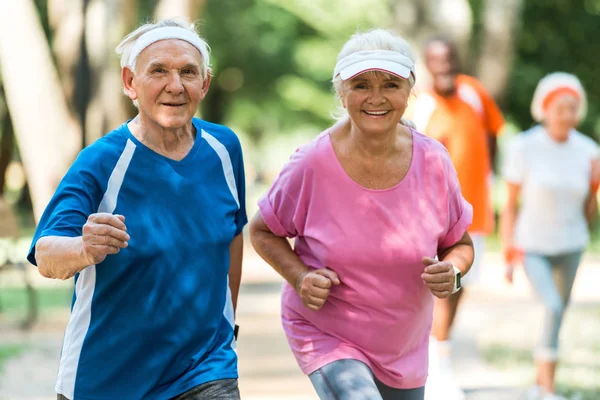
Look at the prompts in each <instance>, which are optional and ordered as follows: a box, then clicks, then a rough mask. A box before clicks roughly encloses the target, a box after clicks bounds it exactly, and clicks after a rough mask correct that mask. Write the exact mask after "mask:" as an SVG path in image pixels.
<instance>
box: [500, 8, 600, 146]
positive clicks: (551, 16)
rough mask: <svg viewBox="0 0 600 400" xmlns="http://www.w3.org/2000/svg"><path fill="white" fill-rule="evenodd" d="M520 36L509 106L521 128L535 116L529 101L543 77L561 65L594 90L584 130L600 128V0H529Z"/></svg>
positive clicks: (589, 91) (594, 131)
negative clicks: (598, 56) (599, 76)
mask: <svg viewBox="0 0 600 400" xmlns="http://www.w3.org/2000/svg"><path fill="white" fill-rule="evenodd" d="M522 18H523V23H522V28H521V30H520V33H519V35H518V36H517V48H516V59H515V63H514V66H513V68H512V71H511V74H510V79H509V86H508V93H507V94H508V99H507V100H508V101H506V108H505V109H506V111H507V113H508V114H509V115H510V116H511V118H512V119H513V120H514V121H515V122H516V123H517V124H518V126H520V127H521V128H524V129H526V128H528V127H529V126H531V125H532V123H533V121H532V118H531V114H530V111H529V105H530V102H531V98H532V97H533V92H534V90H535V87H536V85H537V83H538V81H539V80H540V79H541V78H542V77H543V76H544V75H546V74H548V73H551V72H555V71H565V72H569V73H573V74H575V75H577V76H578V77H579V79H580V80H581V82H582V83H583V85H584V87H585V89H586V92H587V95H588V117H587V118H586V120H585V121H584V122H583V124H582V126H581V127H580V129H581V131H582V132H584V133H586V134H588V135H590V136H596V137H595V138H596V140H597V139H598V137H597V135H598V133H600V81H599V80H598V79H597V77H598V74H599V73H600V67H599V66H598V62H597V61H596V59H595V56H594V55H595V54H600V40H598V38H599V37H600V1H598V0H553V1H547V0H527V1H526V2H525V4H524V8H523V16H522Z"/></svg>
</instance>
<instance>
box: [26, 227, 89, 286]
mask: <svg viewBox="0 0 600 400" xmlns="http://www.w3.org/2000/svg"><path fill="white" fill-rule="evenodd" d="M35 260H36V262H37V265H38V269H39V271H40V274H41V275H42V276H44V277H46V278H53V279H62V280H66V279H69V278H72V277H73V276H74V275H75V274H76V273H78V272H80V271H82V270H84V269H85V268H86V267H87V266H88V265H90V263H89V261H88V259H87V257H86V255H85V254H84V252H83V241H82V237H81V236H79V237H60V236H45V237H43V238H41V239H40V240H38V241H37V243H36V245H35Z"/></svg>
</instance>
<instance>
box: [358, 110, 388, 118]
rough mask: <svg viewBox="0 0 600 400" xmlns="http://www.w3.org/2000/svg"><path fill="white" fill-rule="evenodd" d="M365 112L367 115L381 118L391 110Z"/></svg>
mask: <svg viewBox="0 0 600 400" xmlns="http://www.w3.org/2000/svg"><path fill="white" fill-rule="evenodd" d="M363 112H364V113H365V114H367V115H373V116H375V117H380V116H383V115H386V114H388V113H389V112H390V110H385V111H367V110H363Z"/></svg>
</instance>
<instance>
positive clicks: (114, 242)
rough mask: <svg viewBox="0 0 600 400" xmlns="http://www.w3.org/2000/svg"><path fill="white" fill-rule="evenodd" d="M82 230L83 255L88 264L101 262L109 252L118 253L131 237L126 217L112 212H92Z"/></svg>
mask: <svg viewBox="0 0 600 400" xmlns="http://www.w3.org/2000/svg"><path fill="white" fill-rule="evenodd" d="M82 232H83V233H82V236H81V240H82V244H83V255H84V257H85V259H86V260H87V262H88V265H96V264H99V263H101V262H102V261H104V259H105V258H106V256H107V255H108V254H117V253H118V252H119V251H120V250H121V249H123V248H125V247H127V245H128V243H127V242H128V240H129V239H130V237H129V235H128V234H127V227H126V226H125V217H124V216H122V215H115V214H110V213H97V214H91V215H90V216H89V217H88V219H87V222H86V223H85V225H83V229H82Z"/></svg>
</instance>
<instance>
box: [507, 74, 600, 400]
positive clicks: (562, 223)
mask: <svg viewBox="0 0 600 400" xmlns="http://www.w3.org/2000/svg"><path fill="white" fill-rule="evenodd" d="M531 111H532V115H533V117H534V119H535V120H536V121H538V122H540V123H541V125H537V126H535V127H533V128H532V129H530V130H529V131H527V132H524V134H521V135H518V136H517V137H516V138H514V139H513V141H512V143H511V144H510V147H509V149H508V154H507V157H506V160H505V161H506V162H505V166H504V178H505V180H506V184H507V185H506V186H507V201H506V205H505V209H504V212H503V215H502V231H501V233H502V239H503V245H504V251H505V255H506V261H507V278H508V280H509V281H510V282H512V276H513V270H514V267H513V265H514V264H515V263H516V262H518V261H523V264H524V266H525V273H526V274H527V278H528V279H529V281H530V283H531V286H532V287H533V290H534V291H535V292H536V294H537V295H538V297H539V298H540V299H541V301H542V303H543V306H544V309H545V319H544V327H543V333H542V337H541V340H540V343H539V345H538V348H537V351H536V353H535V358H536V360H537V385H536V386H535V387H534V388H532V390H531V393H530V398H531V399H536V400H537V399H544V400H560V399H564V398H563V397H560V396H558V395H556V393H555V387H554V375H555V372H556V365H557V360H558V338H559V332H560V327H561V324H562V318H563V314H564V312H565V308H566V307H567V305H568V303H569V297H570V294H571V289H572V287H573V282H574V280H575V275H576V273H577V268H578V267H579V262H580V260H581V255H582V253H583V250H584V248H585V247H586V245H587V244H588V241H589V238H590V235H589V232H588V227H589V226H590V225H591V224H592V222H593V221H594V219H595V216H596V211H597V206H598V205H597V201H596V190H597V185H598V156H599V153H598V146H597V145H596V143H595V142H594V141H593V140H592V139H590V138H588V137H587V136H584V135H583V134H582V133H580V132H578V131H576V130H575V127H576V126H577V125H578V123H579V122H580V121H581V120H582V119H583V118H584V117H585V112H586V97H585V91H584V90H583V87H582V85H581V83H580V82H579V79H577V77H575V76H574V75H571V74H567V73H562V72H557V73H553V74H549V75H547V76H546V77H544V78H543V79H542V80H541V81H540V82H539V84H538V86H537V88H536V90H535V93H534V96H533V101H532V104H531ZM519 205H520V206H519Z"/></svg>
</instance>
